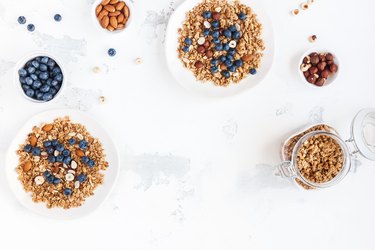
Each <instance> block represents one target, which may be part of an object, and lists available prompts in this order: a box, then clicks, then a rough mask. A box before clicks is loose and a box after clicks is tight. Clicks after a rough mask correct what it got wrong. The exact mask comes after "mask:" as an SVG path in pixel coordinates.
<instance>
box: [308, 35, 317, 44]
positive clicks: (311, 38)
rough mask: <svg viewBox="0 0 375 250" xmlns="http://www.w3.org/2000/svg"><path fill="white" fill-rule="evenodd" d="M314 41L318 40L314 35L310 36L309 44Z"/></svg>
mask: <svg viewBox="0 0 375 250" xmlns="http://www.w3.org/2000/svg"><path fill="white" fill-rule="evenodd" d="M316 39H318V37H317V36H316V35H312V36H310V37H309V40H310V42H312V43H313V42H315V41H316Z"/></svg>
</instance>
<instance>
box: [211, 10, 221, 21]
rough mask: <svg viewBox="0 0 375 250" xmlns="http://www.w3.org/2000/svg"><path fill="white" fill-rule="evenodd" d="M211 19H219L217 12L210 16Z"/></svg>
mask: <svg viewBox="0 0 375 250" xmlns="http://www.w3.org/2000/svg"><path fill="white" fill-rule="evenodd" d="M212 18H213V19H214V20H219V19H220V13H218V12H215V13H213V14H212Z"/></svg>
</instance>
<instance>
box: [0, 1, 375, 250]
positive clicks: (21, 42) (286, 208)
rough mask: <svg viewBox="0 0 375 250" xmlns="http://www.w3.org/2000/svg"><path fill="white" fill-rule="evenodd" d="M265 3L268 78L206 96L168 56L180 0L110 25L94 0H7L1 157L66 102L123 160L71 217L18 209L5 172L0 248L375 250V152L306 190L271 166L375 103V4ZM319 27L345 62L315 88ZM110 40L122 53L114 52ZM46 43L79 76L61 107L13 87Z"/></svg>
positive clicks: (0, 4)
mask: <svg viewBox="0 0 375 250" xmlns="http://www.w3.org/2000/svg"><path fill="white" fill-rule="evenodd" d="M262 3H263V4H264V6H265V8H266V10H267V11H268V13H269V15H270V17H271V19H272V21H273V24H274V30H275V37H276V51H275V62H274V65H273V68H272V70H271V72H270V74H269V76H268V77H267V78H266V80H265V81H264V82H262V83H261V84H259V85H258V86H257V87H255V88H254V89H252V90H251V91H249V92H246V93H244V94H242V95H239V96H235V97H230V98H225V99H205V98H202V97H198V96H195V95H194V94H192V93H189V92H188V91H186V90H184V89H182V88H181V87H180V86H179V85H178V84H177V83H176V81H175V80H174V79H173V78H172V77H171V76H170V74H169V72H168V71H167V67H166V64H165V60H164V57H163V55H164V47H163V39H164V30H165V27H166V23H167V20H168V16H169V14H170V13H171V11H172V9H173V8H175V7H177V6H178V4H179V1H177V2H170V0H158V1H151V0H144V1H140V0H136V1H135V3H134V6H135V8H136V16H135V17H134V21H133V23H132V29H131V30H130V29H129V31H128V32H126V33H124V34H122V35H119V36H103V35H102V33H100V32H99V31H98V30H96V29H95V27H94V26H93V24H92V19H91V16H90V10H91V4H92V1H88V0H86V1H84V0H82V1H73V0H70V1H69V0H49V1H43V0H32V1H31V0H17V1H5V0H0V34H1V39H0V45H1V46H0V138H1V139H0V160H1V163H3V162H4V155H5V153H6V150H7V147H8V145H9V143H10V141H11V140H12V137H13V136H14V135H15V134H16V133H17V129H18V128H20V127H21V126H22V124H23V123H24V122H25V121H26V120H27V119H28V118H29V117H31V116H32V115H34V114H37V113H39V112H41V111H43V110H48V109H53V108H64V107H68V108H76V109H81V110H84V111H86V112H87V113H88V114H90V115H92V116H93V117H94V118H95V119H96V120H98V121H99V122H100V123H101V124H102V125H103V126H104V127H105V128H106V129H107V130H108V132H109V133H110V134H111V136H113V138H114V139H115V141H116V143H117V144H118V146H119V150H120V155H121V159H122V165H121V174H120V178H119V180H118V183H117V185H116V187H115V190H114V192H113V193H112V194H111V196H110V198H109V199H108V200H107V201H106V202H105V203H104V204H103V206H102V207H101V208H100V209H98V210H97V211H96V212H94V213H93V214H91V215H89V216H87V217H85V218H82V219H79V220H72V221H56V220H51V219H48V218H44V217H40V216H38V215H35V214H33V213H31V212H29V211H27V210H26V209H24V208H23V207H21V206H20V205H19V204H18V202H17V201H16V200H15V198H14V197H13V195H12V193H11V192H10V189H9V188H8V185H7V183H6V179H5V175H4V173H5V171H2V172H1V174H0V200H1V206H0V222H1V223H0V239H1V240H0V248H1V249H9V248H12V249H67V248H72V249H78V248H81V249H108V250H112V249H127V250H128V249H129V250H130V249H131V250H156V249H158V250H159V249H160V250H167V249H168V250H169V249H171V250H175V249H179V250H180V249H181V250H185V249H186V250H191V249H223V250H227V249H236V250H242V249H257V250H263V249H265V250H274V249H288V250H295V249H305V250H310V249H311V250H316V249H348V250H349V249H361V250H367V249H368V250H373V249H375V237H374V235H375V202H374V199H375V181H374V178H375V166H374V165H375V164H374V163H373V162H368V161H365V160H361V162H362V166H360V167H359V168H358V169H357V172H356V173H352V174H350V175H348V176H347V178H346V179H345V180H344V181H343V182H342V183H340V184H339V185H338V186H336V187H334V188H331V189H329V190H324V191H319V192H306V191H301V190H298V189H297V188H296V187H295V186H293V185H291V184H290V183H289V182H288V181H286V180H282V179H278V178H276V177H274V176H273V175H272V167H271V166H274V165H276V164H277V163H278V162H279V151H280V144H281V143H282V139H283V138H284V137H285V136H286V135H288V133H289V132H290V131H293V130H295V129H296V128H298V127H300V126H303V125H306V124H308V123H311V122H316V121H320V120H321V119H323V120H324V121H325V122H327V123H329V124H331V125H332V126H334V127H335V128H336V129H337V130H338V131H339V132H340V133H341V134H342V136H343V137H344V138H348V137H349V136H350V135H349V128H350V123H351V119H352V118H353V117H354V115H355V114H356V113H357V111H359V110H360V109H362V108H365V107H371V106H372V107H374V106H375V104H374V94H375V91H374V90H375V86H374V84H375V83H374V77H373V75H374V73H373V72H374V68H375V60H373V58H374V56H375V46H374V44H375V33H374V30H375V20H374V18H375V17H374V15H373V10H374V8H375V2H374V1H370V0H358V1H355V2H353V1H338V0H325V1H321V0H316V3H315V4H314V5H313V6H312V8H311V9H310V10H308V11H305V12H303V13H302V14H301V15H299V16H298V17H293V16H291V15H290V11H291V10H292V9H293V8H296V7H298V6H299V4H300V1H298V0H284V1H273V0H263V1H262ZM55 13H60V14H62V17H63V20H62V22H60V23H56V22H55V21H54V20H53V15H54V14H55ZM134 13H135V12H134ZM19 15H24V16H26V18H27V20H28V21H30V22H33V23H34V24H35V26H36V31H35V32H34V33H29V32H28V31H27V30H26V27H25V25H19V24H17V22H16V20H17V17H18V16H19ZM312 34H316V35H317V36H318V41H317V43H316V45H319V46H323V47H327V48H328V49H330V50H332V51H333V52H334V53H335V54H336V55H338V57H339V59H340V62H341V65H340V75H339V77H338V79H337V81H336V82H335V83H334V84H333V85H332V86H330V87H327V88H321V89H317V88H311V87H310V86H308V85H307V84H305V83H304V82H302V81H301V80H300V78H299V75H298V72H297V65H298V62H297V61H298V58H299V57H300V55H301V54H302V53H303V52H304V51H305V50H306V49H308V48H310V47H312V46H313V45H312V44H310V43H309V42H308V36H310V35H312ZM109 47H114V48H116V49H117V55H116V57H114V58H111V57H108V56H107V54H106V51H107V49H108V48H109ZM35 50H47V51H49V52H52V53H54V54H56V56H58V57H59V58H60V59H61V60H62V61H63V62H64V63H65V66H66V70H67V77H68V81H69V82H68V86H67V89H66V92H65V93H64V96H63V97H62V98H61V99H60V100H58V101H57V102H56V103H54V104H47V105H43V104H42V105H40V104H39V105H38V104H31V103H30V102H29V101H27V100H26V99H25V98H23V97H22V95H20V93H19V92H17V89H16V88H15V87H14V82H13V75H14V67H13V66H14V64H15V63H16V62H17V61H18V60H19V59H20V58H22V57H23V56H25V55H26V54H29V53H31V52H33V51H35ZM137 57H141V58H142V60H143V63H142V64H141V65H136V64H135V63H134V60H135V58H137ZM94 66H100V67H101V69H102V72H101V73H100V74H94V73H93V72H92V68H93V67H94ZM100 95H104V96H105V97H106V103H105V104H99V102H98V97H99V96H100Z"/></svg>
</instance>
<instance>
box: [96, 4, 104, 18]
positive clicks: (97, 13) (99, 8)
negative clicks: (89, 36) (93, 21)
mask: <svg viewBox="0 0 375 250" xmlns="http://www.w3.org/2000/svg"><path fill="white" fill-rule="evenodd" d="M102 9H103V5H101V4H99V5H98V6H96V9H95V14H96V16H98V15H99V13H100V11H102Z"/></svg>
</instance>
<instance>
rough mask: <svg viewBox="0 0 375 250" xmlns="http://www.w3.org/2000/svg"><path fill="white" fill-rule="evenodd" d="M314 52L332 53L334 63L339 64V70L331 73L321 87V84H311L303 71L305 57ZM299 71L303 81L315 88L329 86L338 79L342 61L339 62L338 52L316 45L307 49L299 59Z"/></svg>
mask: <svg viewBox="0 0 375 250" xmlns="http://www.w3.org/2000/svg"><path fill="white" fill-rule="evenodd" d="M313 52H317V53H318V54H320V53H331V54H332V55H333V58H334V59H333V61H334V63H335V64H336V65H337V66H338V70H337V72H336V73H335V74H331V75H329V76H328V78H327V81H326V82H325V84H324V85H323V86H321V87H320V86H317V85H315V84H311V83H309V82H308V81H307V80H306V78H305V76H304V75H303V72H302V70H301V64H302V63H303V59H304V58H305V57H306V56H308V55H310V54H311V53H313ZM298 72H299V75H300V77H301V79H302V81H303V82H304V83H306V84H307V85H310V86H312V87H314V88H322V87H327V86H329V85H331V84H332V83H333V82H334V81H335V80H336V79H337V76H338V74H339V72H340V63H339V60H338V58H337V56H336V54H334V53H332V52H331V50H330V49H325V48H320V47H314V48H312V49H309V50H307V51H306V52H305V53H303V55H302V56H301V58H300V60H299V61H298Z"/></svg>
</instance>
